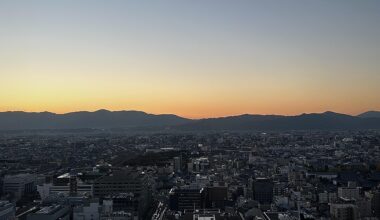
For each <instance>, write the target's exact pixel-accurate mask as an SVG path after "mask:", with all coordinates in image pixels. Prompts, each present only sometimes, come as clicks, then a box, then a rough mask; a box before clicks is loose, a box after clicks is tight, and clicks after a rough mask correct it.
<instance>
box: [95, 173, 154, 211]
mask: <svg viewBox="0 0 380 220" xmlns="http://www.w3.org/2000/svg"><path fill="white" fill-rule="evenodd" d="M151 191H152V190H151V185H150V181H149V178H148V176H147V175H145V174H143V173H137V172H129V171H118V172H114V173H113V175H112V176H103V177H101V178H99V179H98V180H96V181H95V183H94V196H95V197H98V198H101V199H104V198H109V197H115V196H118V195H120V194H123V193H131V194H132V195H133V197H134V200H135V201H136V202H137V203H138V215H139V217H140V218H142V217H143V216H144V215H145V214H146V211H147V209H148V207H149V205H150V203H151V194H152V192H151Z"/></svg>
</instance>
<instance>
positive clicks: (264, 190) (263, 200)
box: [252, 178, 274, 204]
mask: <svg viewBox="0 0 380 220" xmlns="http://www.w3.org/2000/svg"><path fill="white" fill-rule="evenodd" d="M252 185H253V189H252V192H253V199H254V200H256V201H258V202H259V203H260V204H271V203H272V202H273V187H274V184H273V182H272V180H270V179H267V178H256V179H255V180H254V181H253V184H252Z"/></svg>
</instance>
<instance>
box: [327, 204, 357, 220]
mask: <svg viewBox="0 0 380 220" xmlns="http://www.w3.org/2000/svg"><path fill="white" fill-rule="evenodd" d="M330 215H331V218H332V219H339V220H356V219H359V211H358V207H357V206H356V205H353V204H330Z"/></svg>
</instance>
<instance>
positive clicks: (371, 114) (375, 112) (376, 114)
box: [358, 111, 380, 118]
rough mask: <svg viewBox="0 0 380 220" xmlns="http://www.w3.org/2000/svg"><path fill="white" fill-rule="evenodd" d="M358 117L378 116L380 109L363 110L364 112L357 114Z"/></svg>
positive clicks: (379, 115)
mask: <svg viewBox="0 0 380 220" xmlns="http://www.w3.org/2000/svg"><path fill="white" fill-rule="evenodd" d="M358 117H361V118H380V111H368V112H364V113H362V114H360V115H358Z"/></svg>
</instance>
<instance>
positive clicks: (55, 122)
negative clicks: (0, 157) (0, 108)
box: [0, 109, 189, 130]
mask: <svg viewBox="0 0 380 220" xmlns="http://www.w3.org/2000/svg"><path fill="white" fill-rule="evenodd" d="M188 121H189V119H186V118H182V117H179V116H176V115H171V114H162V115H153V114H147V113H145V112H141V111H108V110H103V109H102V110H98V111H95V112H87V111H81V112H71V113H66V114H55V113H51V112H40V113H35V112H20V111H18V112H0V129H1V130H23V129H79V128H99V129H106V128H131V127H162V126H173V125H178V124H182V123H185V122H188Z"/></svg>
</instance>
